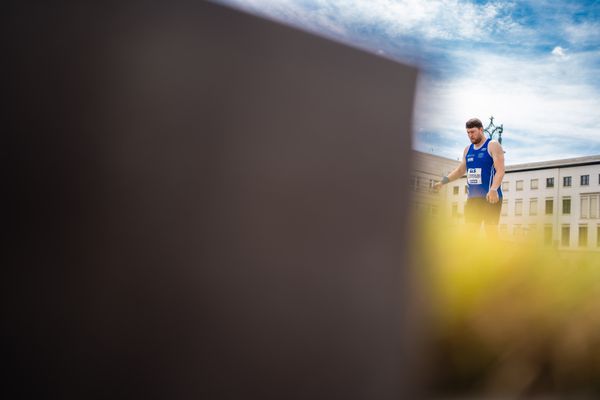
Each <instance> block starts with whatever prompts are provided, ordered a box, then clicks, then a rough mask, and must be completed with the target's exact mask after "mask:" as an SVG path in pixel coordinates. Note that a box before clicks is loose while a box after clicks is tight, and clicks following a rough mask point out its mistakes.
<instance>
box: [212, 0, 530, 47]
mask: <svg viewBox="0 0 600 400" xmlns="http://www.w3.org/2000/svg"><path fill="white" fill-rule="evenodd" d="M220 2H222V3H225V4H230V5H234V6H237V7H240V8H242V9H245V10H247V11H249V12H253V13H257V14H261V15H265V16H268V17H270V18H274V19H278V20H283V21H285V22H288V23H291V24H294V25H297V26H301V27H303V28H305V29H309V30H318V31H320V32H322V33H325V34H340V33H342V34H343V33H347V32H348V31H349V30H351V29H357V28H360V27H367V26H368V27H373V28H376V29H379V30H381V31H382V32H384V34H385V35H386V36H387V37H389V38H391V39H393V38H398V37H401V36H412V37H419V38H421V39H425V40H435V39H447V40H457V39H461V40H472V41H491V40H493V35H492V33H494V32H495V33H497V31H501V32H504V33H508V32H511V31H515V33H517V34H522V33H523V31H522V28H521V27H519V26H518V25H517V24H515V23H513V22H512V21H511V20H510V18H509V17H507V16H504V13H502V11H503V10H506V9H508V8H510V7H511V6H510V4H507V3H500V2H492V3H488V4H473V3H470V2H464V1H461V0H430V1H422V0H370V1H365V0H313V1H310V2H298V1H294V0H220Z"/></svg>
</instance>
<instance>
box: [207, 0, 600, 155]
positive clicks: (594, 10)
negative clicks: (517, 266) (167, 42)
mask: <svg viewBox="0 0 600 400" xmlns="http://www.w3.org/2000/svg"><path fill="white" fill-rule="evenodd" d="M216 2H217V3H221V4H225V5H229V6H232V7H235V8H238V9H242V10H244V11H247V12H250V13H253V14H257V15H260V16H264V17H267V18H270V19H273V20H276V21H279V22H283V23H285V24H288V25H292V26H295V27H298V28H301V29H303V30H307V31H310V32H313V33H315V34H318V35H321V36H325V37H328V38H331V39H333V40H336V41H341V42H343V43H346V44H349V45H351V46H355V47H359V48H362V49H365V50H367V51H370V52H373V53H377V54H380V55H382V56H384V57H388V58H392V59H395V60H398V61H400V62H403V63H408V64H411V65H414V66H417V67H419V69H420V71H421V73H420V76H419V83H418V92H417V101H416V106H415V116H414V136H413V147H414V148H415V149H417V150H420V151H425V152H429V153H433V154H437V155H440V156H444V157H448V158H452V159H458V158H460V157H461V156H462V152H463V149H464V148H465V146H466V145H467V144H468V143H469V142H468V139H467V136H466V133H465V128H464V124H465V121H466V120H468V119H469V118H472V117H478V118H480V119H481V120H482V122H483V124H484V127H485V126H487V125H488V124H489V122H490V119H489V118H490V116H492V115H493V116H494V124H495V125H502V126H503V128H504V132H503V133H502V139H503V142H502V144H503V147H504V150H505V151H506V153H505V157H506V163H507V164H508V165H512V164H519V163H525V162H534V161H545V160H554V159H562V158H570V157H581V156H587V155H597V154H600V0H594V1H560V0H556V1H549V0H534V1H528V0H525V1H475V0H472V1H466V0H217V1H216Z"/></svg>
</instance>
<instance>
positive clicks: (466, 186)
mask: <svg viewBox="0 0 600 400" xmlns="http://www.w3.org/2000/svg"><path fill="white" fill-rule="evenodd" d="M465 194H469V185H465Z"/></svg>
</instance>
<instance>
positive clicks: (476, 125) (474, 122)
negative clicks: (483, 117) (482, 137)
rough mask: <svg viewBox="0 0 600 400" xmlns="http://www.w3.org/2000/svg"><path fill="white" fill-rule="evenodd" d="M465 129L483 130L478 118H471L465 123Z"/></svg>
mask: <svg viewBox="0 0 600 400" xmlns="http://www.w3.org/2000/svg"><path fill="white" fill-rule="evenodd" d="M466 125H467V129H471V128H483V124H482V123H481V121H480V120H479V118H471V119H470V120H468V121H467V124H466Z"/></svg>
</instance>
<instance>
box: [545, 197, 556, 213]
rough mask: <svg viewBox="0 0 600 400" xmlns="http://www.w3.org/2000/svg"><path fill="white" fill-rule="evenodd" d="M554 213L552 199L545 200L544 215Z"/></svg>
mask: <svg viewBox="0 0 600 400" xmlns="http://www.w3.org/2000/svg"><path fill="white" fill-rule="evenodd" d="M553 213H554V199H546V208H545V214H546V215H552V214H553Z"/></svg>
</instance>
